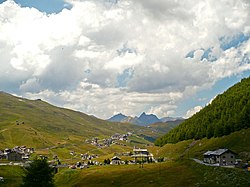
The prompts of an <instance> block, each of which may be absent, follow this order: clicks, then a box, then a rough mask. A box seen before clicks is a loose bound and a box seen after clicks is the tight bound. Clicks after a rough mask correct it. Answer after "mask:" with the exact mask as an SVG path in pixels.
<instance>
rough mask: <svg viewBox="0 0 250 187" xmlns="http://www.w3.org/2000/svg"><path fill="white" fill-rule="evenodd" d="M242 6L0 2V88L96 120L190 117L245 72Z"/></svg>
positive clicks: (249, 53)
mask: <svg viewBox="0 0 250 187" xmlns="http://www.w3.org/2000/svg"><path fill="white" fill-rule="evenodd" d="M215 3H216V7H214V4H215ZM34 8H35V9H37V10H36V11H34V10H35V9H34ZM63 9H65V10H64V11H62V10H63ZM249 12H250V2H248V1H244V0H239V1H237V2H235V1H234V0H229V1H228V2H222V1H219V2H218V1H216V0H210V1H205V0H201V1H198V2H192V1H181V0H177V1H163V0H161V1H157V2H155V1H152V0H138V1H133V0H120V1H117V0H84V1H82V0H74V1H70V0H69V1H61V0H42V1H41V0H40V1H39V0H15V1H10V0H8V1H3V0H0V18H1V19H0V25H1V27H0V33H1V36H0V51H1V53H0V66H1V68H0V90H2V91H6V92H9V93H12V94H15V95H18V96H21V97H26V98H30V99H36V98H41V99H43V100H46V101H48V102H50V103H52V104H54V105H57V106H61V107H67V108H71V109H74V110H79V111H82V112H84V113H87V114H91V115H95V116H97V117H100V118H103V119H106V118H109V117H110V116H112V115H114V114H117V113H123V114H125V115H131V116H135V115H137V116H138V115H140V114H141V113H142V112H146V113H153V114H156V115H157V116H159V117H166V116H183V117H190V116H191V115H193V114H194V113H195V112H197V111H199V110H200V109H201V108H202V107H204V106H205V105H206V104H207V103H209V102H210V101H211V100H212V99H213V98H214V97H215V96H216V95H218V94H220V93H223V92H224V91H225V90H226V89H228V88H229V87H230V86H232V85H234V84H235V83H237V82H239V81H240V80H241V79H242V78H244V77H249V75H250V63H249V62H250V60H249V59H250V29H249V28H250V14H249Z"/></svg>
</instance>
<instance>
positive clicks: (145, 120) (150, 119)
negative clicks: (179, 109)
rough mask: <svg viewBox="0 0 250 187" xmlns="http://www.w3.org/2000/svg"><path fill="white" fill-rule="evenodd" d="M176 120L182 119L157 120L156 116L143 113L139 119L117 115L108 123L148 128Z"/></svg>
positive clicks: (167, 118)
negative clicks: (129, 124)
mask: <svg viewBox="0 0 250 187" xmlns="http://www.w3.org/2000/svg"><path fill="white" fill-rule="evenodd" d="M176 120H183V118H181V117H178V118H173V117H166V118H162V119H159V118H158V117H157V116H156V115H154V114H146V113H145V112H143V113H142V114H141V115H140V116H139V117H137V116H135V117H131V116H125V115H123V114H121V113H119V114H116V115H114V116H113V117H111V118H109V119H108V121H113V122H114V121H115V122H122V123H131V124H135V125H140V126H148V125H151V124H154V123H160V122H164V123H165V122H169V121H176Z"/></svg>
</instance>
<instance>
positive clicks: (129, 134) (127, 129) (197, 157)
mask: <svg viewBox="0 0 250 187" xmlns="http://www.w3.org/2000/svg"><path fill="white" fill-rule="evenodd" d="M249 88H250V78H246V79H243V80H242V81H241V82H239V83H237V84H236V85H234V86H232V87H231V88H229V89H228V90H227V91H225V92H224V93H222V94H220V95H218V96H217V97H216V98H215V99H214V100H213V102H212V103H211V104H209V105H207V106H205V107H204V108H203V109H202V110H201V111H200V112H198V113H196V114H195V115H193V116H192V117H191V118H189V119H186V120H183V119H182V118H178V119H173V118H164V119H159V118H157V117H156V116H155V115H152V114H150V115H148V114H146V113H142V114H141V115H140V116H139V117H128V116H125V115H123V114H118V115H116V116H113V117H112V118H110V119H109V120H101V119H98V118H96V117H93V116H89V115H86V114H83V113H81V112H77V111H72V110H69V109H65V108H59V107H55V106H52V105H51V104H49V103H46V102H44V101H42V100H40V99H37V100H28V99H25V98H21V97H16V96H12V95H10V94H7V93H4V92H1V93H0V140H1V141H0V150H2V152H3V150H4V149H6V148H9V149H10V148H13V147H16V149H17V148H18V147H24V145H25V147H32V148H34V153H33V154H32V155H31V156H30V158H29V160H32V159H33V158H34V157H36V156H39V155H42V156H46V157H47V158H48V160H49V162H50V163H51V164H54V165H56V166H57V167H58V169H59V170H58V173H56V174H55V177H54V180H55V186H223V185H224V186H249V185H250V175H249V173H248V172H247V170H246V169H247V167H246V164H248V160H250V128H249V127H250V102H249V101H250V89H249ZM164 134H165V135H164ZM160 136H161V137H160ZM117 137H118V138H117ZM156 138H158V139H157V140H156V141H155V142H154V143H155V144H153V141H154V140H155V139H156ZM134 148H136V149H134ZM139 148H142V149H141V150H144V151H145V150H147V152H148V155H152V156H153V159H151V161H150V162H149V161H145V160H143V159H142V160H141V162H133V160H134V157H133V155H134V154H133V149H134V150H137V151H138V150H140V149H139ZM215 150H220V151H221V150H225V151H227V153H231V154H234V155H235V158H236V160H237V164H236V162H235V163H233V165H230V167H229V165H225V164H224V165H223V163H225V162H224V161H223V162H222V164H220V163H218V164H217V165H216V164H215V165H216V166H215V165H213V164H209V163H204V162H203V158H204V153H206V154H205V155H208V151H210V152H209V153H214V151H215ZM86 155H87V156H90V157H88V158H91V159H89V160H87V161H84V162H87V163H88V166H87V167H86V168H84V169H79V168H78V167H75V166H76V165H77V164H76V163H79V162H82V161H83V158H84V156H86ZM217 156H218V155H217ZM113 158H115V159H116V160H118V158H119V159H120V160H121V161H122V162H119V163H120V164H117V165H116V164H111V165H110V164H106V163H107V160H109V159H113ZM224 159H226V158H224ZM55 160H57V161H58V160H60V167H59V166H58V165H59V164H58V163H55ZM90 161H91V162H90ZM13 162H14V164H13V163H11V165H9V161H6V159H2V160H0V164H1V166H0V167H1V170H0V176H3V177H4V179H5V182H4V183H3V185H4V186H20V184H21V183H22V175H23V169H22V166H19V165H18V163H19V162H15V161H13ZM104 163H105V164H104ZM116 163H117V162H116ZM73 166H74V167H73ZM69 167H70V168H69ZM72 168H73V169H72ZM131 173H132V174H131Z"/></svg>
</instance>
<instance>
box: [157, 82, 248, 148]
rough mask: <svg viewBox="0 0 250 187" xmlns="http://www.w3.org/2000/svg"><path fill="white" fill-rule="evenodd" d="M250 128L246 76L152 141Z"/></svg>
mask: <svg viewBox="0 0 250 187" xmlns="http://www.w3.org/2000/svg"><path fill="white" fill-rule="evenodd" d="M249 127H250V77H248V78H245V79H242V80H241V82H240V83H237V84H236V85H234V86H232V87H231V88H229V89H228V90H227V91H225V92H224V93H223V94H220V95H218V96H217V97H216V98H215V99H214V100H213V101H212V103H211V104H208V105H207V106H206V107H204V108H203V109H202V110H201V111H200V112H198V113H196V114H195V115H193V116H192V117H191V118H189V119H187V120H186V121H184V122H183V123H181V124H180V125H179V126H177V127H176V128H174V129H172V130H171V131H170V132H168V133H167V134H166V135H164V136H163V137H161V138H159V139H157V140H156V141H155V145H157V146H163V145H164V144H166V143H177V142H179V141H182V140H188V139H196V140H197V139H202V138H204V137H206V138H211V137H221V136H224V135H228V134H230V133H232V132H235V131H238V130H241V129H244V128H249Z"/></svg>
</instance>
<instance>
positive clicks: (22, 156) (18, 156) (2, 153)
mask: <svg viewBox="0 0 250 187" xmlns="http://www.w3.org/2000/svg"><path fill="white" fill-rule="evenodd" d="M32 153H34V148H27V147H26V146H20V147H19V146H16V147H14V148H12V149H9V148H6V149H4V150H0V159H7V160H9V161H25V160H28V159H29V158H30V155H31V154H32Z"/></svg>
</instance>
